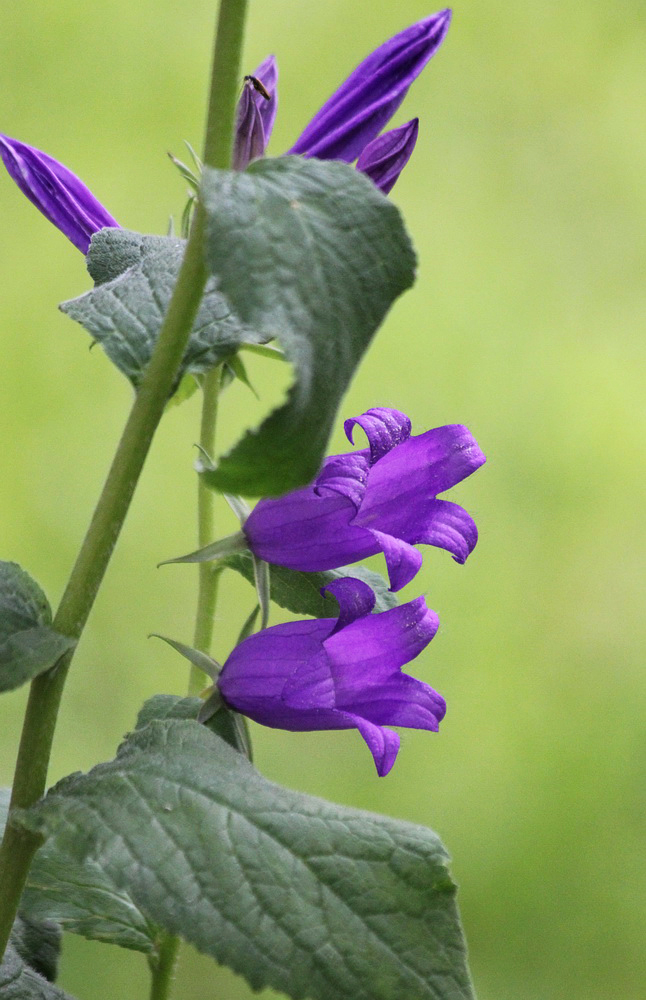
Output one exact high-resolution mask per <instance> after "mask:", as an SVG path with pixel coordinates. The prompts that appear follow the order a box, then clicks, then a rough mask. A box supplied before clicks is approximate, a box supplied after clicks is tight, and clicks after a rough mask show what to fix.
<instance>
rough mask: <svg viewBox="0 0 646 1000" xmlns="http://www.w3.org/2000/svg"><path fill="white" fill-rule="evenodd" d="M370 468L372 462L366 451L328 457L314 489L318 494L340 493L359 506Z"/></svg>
mask: <svg viewBox="0 0 646 1000" xmlns="http://www.w3.org/2000/svg"><path fill="white" fill-rule="evenodd" d="M369 468H370V462H369V461H368V455H367V452H365V451H356V452H351V453H350V454H349V455H333V456H332V457H331V458H328V459H326V461H325V463H324V465H323V468H322V469H321V471H320V472H319V474H318V477H317V479H316V483H315V484H314V490H315V492H316V493H317V494H318V496H325V494H326V493H328V495H329V493H340V494H341V496H344V497H347V499H348V500H349V501H350V502H351V503H352V504H354V506H355V507H357V508H358V507H359V504H360V503H361V501H362V500H363V494H364V493H365V490H366V482H367V481H368V470H369Z"/></svg>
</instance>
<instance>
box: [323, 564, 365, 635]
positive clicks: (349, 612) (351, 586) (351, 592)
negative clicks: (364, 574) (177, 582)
mask: <svg viewBox="0 0 646 1000" xmlns="http://www.w3.org/2000/svg"><path fill="white" fill-rule="evenodd" d="M321 593H322V594H332V596H333V597H335V598H336V599H337V601H338V602H339V618H338V620H337V623H336V625H335V626H334V629H333V631H332V635H334V633H335V632H339V631H340V630H341V629H342V628H346V626H347V625H350V623H351V622H353V621H356V619H357V618H363V617H364V616H365V615H369V614H370V612H371V611H372V610H373V609H374V606H375V603H376V600H375V594H374V591H373V589H372V587H369V586H368V584H367V583H364V582H363V580H357V579H356V578H355V577H353V576H343V577H340V578H339V579H338V580H332V582H331V583H327V584H326V585H325V586H324V587H321Z"/></svg>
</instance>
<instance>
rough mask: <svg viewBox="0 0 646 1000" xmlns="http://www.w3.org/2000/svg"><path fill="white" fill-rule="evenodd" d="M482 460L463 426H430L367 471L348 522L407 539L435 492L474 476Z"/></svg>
mask: <svg viewBox="0 0 646 1000" xmlns="http://www.w3.org/2000/svg"><path fill="white" fill-rule="evenodd" d="M484 461H485V456H484V455H483V453H482V452H481V451H480V448H479V447H478V444H477V442H476V441H475V439H474V437H473V435H472V434H471V432H470V431H469V430H468V428H466V427H463V426H462V425H460V424H450V425H447V426H446V427H436V428H435V429H434V430H430V431H427V432H426V433H425V434H419V435H416V436H414V437H411V438H409V439H408V440H407V441H404V442H403V444H401V445H400V446H399V447H398V448H395V449H393V450H392V451H390V452H388V454H387V455H384V457H383V458H382V459H381V460H380V461H379V462H377V463H376V465H374V466H373V467H372V468H371V469H370V475H369V477H368V485H367V487H366V493H365V496H364V499H363V503H362V504H361V510H360V511H359V514H358V515H357V517H356V518H355V520H354V522H353V523H354V524H357V525H363V526H364V527H370V526H372V525H373V524H374V525H375V527H378V528H379V530H380V531H384V532H387V533H388V534H391V535H396V536H397V537H399V538H404V539H407V538H408V537H409V535H410V531H411V527H410V526H411V524H412V523H416V522H417V521H418V520H419V518H420V516H422V515H423V511H424V509H425V507H426V505H427V504H428V502H429V500H432V499H435V497H436V496H437V494H438V493H442V492H444V490H448V489H450V488H451V487H452V486H455V485H456V483H459V482H461V481H462V480H463V479H465V478H466V477H467V476H469V475H471V473H472V472H475V470H476V469H478V468H480V466H481V465H482V464H483V463H484Z"/></svg>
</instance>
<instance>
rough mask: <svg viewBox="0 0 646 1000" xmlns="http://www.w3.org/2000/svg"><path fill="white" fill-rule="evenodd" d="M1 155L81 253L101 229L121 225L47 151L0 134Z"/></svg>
mask: <svg viewBox="0 0 646 1000" xmlns="http://www.w3.org/2000/svg"><path fill="white" fill-rule="evenodd" d="M0 157H2V161H3V163H4V165H5V167H6V168H7V170H8V171H9V174H10V175H11V177H13V179H14V181H15V182H16V184H17V185H18V187H19V188H20V190H21V191H22V193H23V194H24V195H26V196H27V197H28V198H29V200H30V201H31V202H33V204H34V205H35V206H36V208H37V209H39V210H40V211H41V212H42V213H43V215H44V216H45V217H46V218H47V219H49V221H50V222H53V223H54V225H55V226H57V227H58V229H60V231H61V232H62V233H63V234H64V235H65V236H67V238H68V239H69V240H71V241H72V243H73V244H74V246H75V247H78V249H79V250H80V251H81V252H82V253H85V254H86V253H87V252H88V249H89V246H90V238H91V237H92V235H93V234H94V233H96V232H98V231H99V229H103V228H104V226H116V227H118V226H119V223H118V222H117V221H116V219H113V218H112V216H111V215H110V213H109V212H107V211H106V209H105V208H104V207H103V205H101V203H100V202H99V201H97V199H96V198H95V197H94V195H93V194H92V192H91V191H90V190H88V188H86V186H85V184H83V182H82V181H80V180H79V179H78V177H77V176H76V174H73V173H72V171H71V170H68V168H67V167H65V166H63V164H62V163H59V162H58V160H54V159H53V158H52V157H51V156H48V155H47V153H43V152H41V151H40V150H39V149H34V147H33V146H27V145H26V144H25V143H24V142H19V141H18V140H17V139H10V138H9V136H6V135H1V134H0Z"/></svg>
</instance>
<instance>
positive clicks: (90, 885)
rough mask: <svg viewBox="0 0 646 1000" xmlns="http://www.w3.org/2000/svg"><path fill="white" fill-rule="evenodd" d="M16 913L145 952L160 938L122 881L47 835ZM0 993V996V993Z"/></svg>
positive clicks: (2, 809) (3, 809) (4, 795)
mask: <svg viewBox="0 0 646 1000" xmlns="http://www.w3.org/2000/svg"><path fill="white" fill-rule="evenodd" d="M195 700H196V701H197V702H198V707H199V704H200V702H199V699H195ZM195 712H197V709H195ZM10 795H11V790H10V789H8V788H0V835H1V834H2V830H3V829H4V826H5V823H6V820H7V813H8V810H9V798H10ZM20 915H21V917H22V918H23V919H24V920H25V921H27V922H29V923H30V924H32V925H33V924H34V923H41V922H53V923H54V924H55V925H59V926H60V927H61V928H62V929H63V930H66V931H69V932H70V933H72V934H81V935H82V936H83V937H86V938H90V939H91V940H93V941H104V942H107V943H108V944H116V945H120V946H121V947H122V948H130V949H133V950H134V951H141V952H144V953H147V954H149V953H151V952H154V950H155V947H156V943H157V940H158V938H159V928H157V927H155V926H154V925H153V924H152V923H151V922H150V921H149V920H147V919H146V917H144V916H143V914H142V913H141V911H140V910H139V909H138V908H137V907H136V906H135V904H134V903H133V901H132V899H131V898H130V895H129V894H128V891H127V887H126V888H123V889H118V888H117V887H116V886H115V884H114V882H113V881H112V879H111V878H110V877H109V875H108V874H107V872H106V871H105V869H104V867H103V865H102V864H101V863H97V862H96V861H92V860H91V859H89V858H87V859H85V860H84V861H79V860H78V858H77V857H74V856H72V855H71V854H70V853H69V852H68V851H66V850H64V849H63V848H62V847H61V846H60V845H58V844H56V843H54V842H53V841H52V840H48V841H47V842H46V843H45V844H44V846H43V847H41V848H40V850H39V851H38V853H37V854H36V856H35V858H34V862H33V864H32V867H31V869H30V871H29V875H28V878H27V885H26V887H25V891H24V892H23V895H22V899H21V901H20ZM51 933H53V932H51ZM45 958H46V956H45ZM37 995H38V994H37ZM0 997H1V998H2V1000H4V994H3V993H0Z"/></svg>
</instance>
